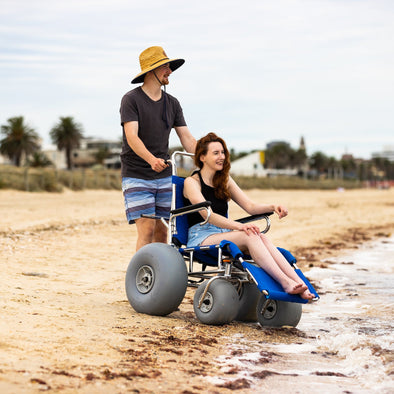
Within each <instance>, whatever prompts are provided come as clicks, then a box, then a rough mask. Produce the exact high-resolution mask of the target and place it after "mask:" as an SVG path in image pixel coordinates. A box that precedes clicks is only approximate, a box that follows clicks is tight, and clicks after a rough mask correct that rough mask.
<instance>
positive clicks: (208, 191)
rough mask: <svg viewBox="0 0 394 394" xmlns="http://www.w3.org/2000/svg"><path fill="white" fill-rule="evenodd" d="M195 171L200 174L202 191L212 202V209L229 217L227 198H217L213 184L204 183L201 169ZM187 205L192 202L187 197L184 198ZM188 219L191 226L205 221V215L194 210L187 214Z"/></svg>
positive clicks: (206, 198) (207, 199)
mask: <svg viewBox="0 0 394 394" xmlns="http://www.w3.org/2000/svg"><path fill="white" fill-rule="evenodd" d="M195 173H197V174H198V176H199V178H200V183H201V193H202V195H203V196H204V198H205V200H206V201H210V202H211V203H212V205H211V208H212V211H213V212H215V213H217V214H218V215H222V216H225V217H227V214H228V203H227V201H226V200H220V199H219V198H216V196H215V189H214V188H213V187H211V186H208V185H206V184H205V183H204V181H203V180H202V176H201V173H200V171H195V172H194V173H193V174H192V175H194V174H195ZM183 199H184V203H185V205H191V202H190V201H189V200H188V199H187V198H185V197H184V198H183ZM187 220H188V224H189V228H190V227H191V226H194V225H195V224H197V223H201V222H203V221H204V219H203V217H202V216H201V215H200V213H199V212H194V213H191V214H189V215H187Z"/></svg>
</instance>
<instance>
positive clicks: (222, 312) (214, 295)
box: [193, 279, 239, 325]
mask: <svg viewBox="0 0 394 394" xmlns="http://www.w3.org/2000/svg"><path fill="white" fill-rule="evenodd" d="M207 284H208V281H205V282H204V283H203V284H201V285H200V286H199V287H198V289H197V290H196V292H195V294H194V302H193V306H194V312H195V314H196V316H197V318H198V320H200V322H201V323H204V324H211V325H222V324H227V323H230V322H232V321H233V320H234V319H235V317H236V315H237V313H238V309H239V296H238V293H237V290H236V289H235V287H234V286H233V285H232V284H231V283H230V282H228V281H226V280H225V279H216V280H214V281H213V282H211V284H210V285H209V288H208V291H207V293H206V294H205V296H204V298H203V300H202V304H201V307H200V308H199V307H198V305H199V303H200V300H201V297H202V296H203V293H204V290H205V288H206V286H207Z"/></svg>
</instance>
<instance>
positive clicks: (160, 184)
mask: <svg viewBox="0 0 394 394" xmlns="http://www.w3.org/2000/svg"><path fill="white" fill-rule="evenodd" d="M122 190H123V196H124V203H125V210H126V217H127V220H128V222H129V224H132V223H135V219H139V218H140V217H141V215H142V214H145V215H156V216H160V217H163V218H165V219H168V218H169V216H170V210H171V196H172V183H171V177H170V176H169V177H165V178H159V179H148V180H147V179H138V178H122Z"/></svg>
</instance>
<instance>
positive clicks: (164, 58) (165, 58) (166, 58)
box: [149, 57, 170, 67]
mask: <svg viewBox="0 0 394 394" xmlns="http://www.w3.org/2000/svg"><path fill="white" fill-rule="evenodd" d="M163 60H170V59H169V58H168V57H163V59H160V60H158V61H157V62H154V63H152V64H151V65H150V66H149V67H152V66H154V65H155V64H157V63H160V62H162V61H163Z"/></svg>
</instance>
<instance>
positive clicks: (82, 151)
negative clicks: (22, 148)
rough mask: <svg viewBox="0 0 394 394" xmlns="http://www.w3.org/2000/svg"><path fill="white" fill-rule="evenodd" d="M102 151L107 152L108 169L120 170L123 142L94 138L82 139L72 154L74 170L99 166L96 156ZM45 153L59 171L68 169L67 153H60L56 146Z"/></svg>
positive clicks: (105, 164)
mask: <svg viewBox="0 0 394 394" xmlns="http://www.w3.org/2000/svg"><path fill="white" fill-rule="evenodd" d="M100 150H102V151H107V157H106V158H105V159H104V160H103V165H104V166H105V167H106V168H120V156H119V155H120V152H121V150H122V143H121V141H120V140H119V141H116V140H107V139H100V138H94V137H87V138H82V139H81V141H80V146H79V148H77V149H74V150H73V152H72V164H73V167H74V168H88V167H92V166H94V165H95V164H97V158H96V154H97V152H99V151H100ZM43 153H44V154H45V155H46V156H47V157H48V159H49V160H51V161H52V163H53V164H54V165H55V167H56V168H57V169H66V168H67V162H66V153H65V151H64V150H62V151H59V150H57V148H56V147H55V146H48V147H46V148H44V150H43Z"/></svg>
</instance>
